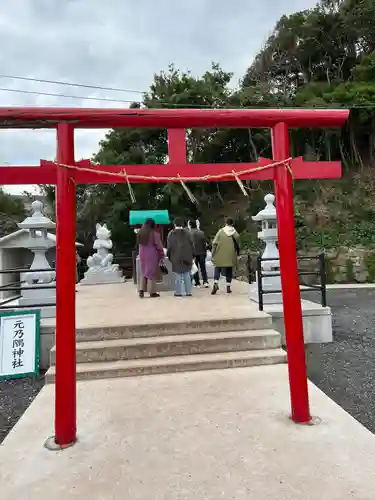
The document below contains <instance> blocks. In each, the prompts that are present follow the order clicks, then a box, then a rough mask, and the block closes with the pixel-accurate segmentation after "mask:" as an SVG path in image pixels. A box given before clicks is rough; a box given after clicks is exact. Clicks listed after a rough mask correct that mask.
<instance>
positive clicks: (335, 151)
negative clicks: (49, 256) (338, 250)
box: [47, 0, 375, 251]
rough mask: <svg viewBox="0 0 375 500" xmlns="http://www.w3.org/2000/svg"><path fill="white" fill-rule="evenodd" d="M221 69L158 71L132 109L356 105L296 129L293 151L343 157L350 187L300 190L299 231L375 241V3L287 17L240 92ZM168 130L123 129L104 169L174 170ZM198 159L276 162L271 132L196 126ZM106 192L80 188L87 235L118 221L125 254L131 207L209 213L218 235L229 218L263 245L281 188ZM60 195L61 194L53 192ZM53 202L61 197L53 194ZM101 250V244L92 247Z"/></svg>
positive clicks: (305, 239) (367, 0) (299, 186)
mask: <svg viewBox="0 0 375 500" xmlns="http://www.w3.org/2000/svg"><path fill="white" fill-rule="evenodd" d="M232 76H233V75H232V73H230V72H226V71H224V70H223V69H222V68H221V67H220V65H219V64H216V63H215V64H213V65H212V67H211V68H210V69H209V70H208V71H206V72H205V73H204V74H203V75H201V76H195V75H193V74H191V73H190V72H181V71H180V70H178V69H177V68H175V67H174V66H173V65H171V66H170V67H169V68H168V69H167V71H161V72H160V73H159V74H156V75H154V79H153V81H152V82H151V85H150V88H149V91H148V92H147V93H146V94H145V95H144V97H143V100H142V103H134V104H133V105H132V106H131V107H140V106H141V105H142V106H143V107H146V108H168V107H189V108H194V107H243V106H247V107H263V108H267V107H283V106H289V107H296V106H297V107H301V106H302V107H338V106H344V107H350V108H353V109H352V111H351V116H350V120H349V122H348V125H347V126H346V127H345V128H344V130H339V131H337V130H324V131H323V130H306V129H303V130H293V131H291V150H292V154H293V156H300V155H301V156H303V157H304V158H305V159H307V160H314V159H319V160H335V159H341V160H342V162H343V165H344V173H345V177H344V179H343V180H342V181H340V182H336V183H334V182H328V181H324V182H317V181H298V182H296V183H295V185H294V193H295V199H296V213H295V216H296V230H297V238H298V245H299V247H300V248H301V249H303V248H305V247H307V248H308V247H310V246H318V247H321V248H331V247H335V246H341V245H347V246H353V245H364V246H371V245H375V236H374V235H375V223H374V222H373V221H375V201H374V200H375V180H374V177H375V176H374V174H373V167H374V166H375V113H374V109H375V3H374V1H373V0H321V1H320V2H318V4H317V5H316V7H315V8H313V9H308V10H304V11H301V12H296V13H294V14H291V15H285V16H282V17H281V18H280V20H279V21H278V22H277V23H276V26H275V28H274V30H273V32H272V34H271V36H270V37H269V39H268V40H267V41H266V43H265V45H264V47H263V48H262V50H260V52H259V54H258V55H257V56H256V57H255V59H254V61H253V63H252V64H251V66H250V67H249V68H248V70H247V71H246V73H245V75H244V77H243V79H242V81H241V85H240V88H238V89H235V90H234V89H233V88H232V86H231V78H232ZM167 152H168V148H167V135H166V131H165V130H146V129H132V130H129V129H126V130H111V131H110V132H108V134H107V135H106V136H105V138H104V140H103V141H102V142H101V143H100V147H99V151H98V152H97V153H96V154H95V155H94V158H93V159H94V160H95V161H96V162H98V163H102V164H105V163H109V164H125V165H126V164H150V163H152V164H162V163H165V162H166V160H167ZM187 154H188V159H189V161H191V162H210V163H213V162H241V161H242V162H246V161H254V160H256V159H257V158H258V157H260V156H263V157H266V158H271V157H272V148H271V141H270V133H269V131H268V130H258V129H252V130H248V129H241V130H189V131H187ZM132 187H133V189H134V192H135V196H136V200H137V201H136V203H135V204H133V203H132V202H131V200H130V197H129V190H128V187H127V186H126V185H116V184H113V185H95V186H89V187H85V188H82V189H81V188H80V189H79V191H77V213H78V217H77V218H78V224H77V227H78V231H79V237H80V238H81V240H82V241H85V242H87V243H88V245H90V239H91V238H92V236H93V232H94V228H95V223H96V222H97V221H99V222H101V221H106V222H107V223H108V224H109V227H111V229H112V231H113V240H114V243H115V246H116V251H128V250H129V249H130V248H131V247H132V245H133V244H134V233H133V231H132V229H131V228H129V227H128V225H127V222H128V211H129V209H130V208H135V209H137V208H138V209H147V208H155V209H157V208H168V209H169V210H170V212H171V214H172V216H182V217H183V218H185V219H188V218H191V217H200V219H201V221H202V225H203V227H204V228H205V230H206V231H207V233H208V234H209V235H210V236H211V235H213V234H214V233H215V231H216V230H217V227H218V226H219V225H220V224H221V223H222V220H223V217H224V215H231V216H233V217H234V218H235V219H236V220H237V224H238V226H239V228H240V230H241V237H242V241H243V244H244V246H245V247H246V248H249V249H253V248H256V247H257V245H259V242H258V239H257V237H256V228H255V226H254V225H253V224H252V223H251V219H250V216H251V215H254V214H255V213H257V212H258V211H259V210H260V209H262V208H264V201H263V197H264V194H265V192H267V191H269V190H272V189H273V186H272V183H270V182H269V183H267V182H262V183H261V184H260V183H257V182H247V183H246V188H247V190H248V193H249V201H248V200H247V199H244V196H243V194H242V193H241V191H240V190H239V188H238V186H237V184H236V183H233V182H225V183H216V182H214V183H201V184H192V185H191V186H190V188H191V190H192V192H193V193H194V196H195V197H196V198H197V200H198V205H193V204H192V203H191V202H190V201H189V199H188V198H187V196H186V193H185V192H184V190H183V189H182V187H181V186H180V185H179V184H148V183H142V184H133V186H132ZM48 190H49V191H48ZM47 192H48V194H49V196H50V197H51V198H52V199H53V196H54V193H53V190H51V189H49V188H47ZM88 248H90V247H88Z"/></svg>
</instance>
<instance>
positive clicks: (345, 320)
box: [0, 289, 375, 443]
mask: <svg viewBox="0 0 375 500" xmlns="http://www.w3.org/2000/svg"><path fill="white" fill-rule="evenodd" d="M309 298H311V300H315V301H316V302H319V297H312V296H311V297H310V296H309ZM328 304H329V305H330V306H331V307H332V311H333V329H334V342H333V343H332V344H324V345H321V344H316V345H311V346H309V347H308V348H307V366H308V374H309V378H310V380H312V382H314V383H315V384H316V385H317V386H318V387H319V388H320V389H321V390H322V391H323V392H325V393H326V394H327V395H328V396H329V397H330V398H332V399H333V400H334V401H335V402H336V403H338V404H339V405H340V406H342V407H343V408H344V409H345V410H346V411H347V412H348V413H350V414H351V415H352V416H353V417H354V418H356V419H357V420H359V422H361V423H362V424H363V425H364V426H366V427H367V428H368V429H369V430H370V431H372V432H375V390H374V384H375V289H357V290H354V289H353V290H345V289H341V290H330V291H328ZM43 385H44V374H41V375H40V376H39V377H34V378H27V379H21V380H20V379H18V380H8V381H0V443H1V442H2V441H3V439H4V438H5V436H6V435H7V434H8V432H9V431H10V430H11V428H12V427H13V426H14V425H15V423H16V422H17V420H18V419H19V418H20V417H21V416H22V414H23V412H24V411H25V410H26V409H27V407H28V406H29V405H30V403H31V402H32V400H33V399H34V398H35V396H36V395H37V394H38V392H39V391H40V390H41V388H42V387H43ZM312 410H313V409H312Z"/></svg>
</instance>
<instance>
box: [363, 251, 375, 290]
mask: <svg viewBox="0 0 375 500" xmlns="http://www.w3.org/2000/svg"><path fill="white" fill-rule="evenodd" d="M365 266H366V269H367V272H368V275H369V281H370V283H374V282H375V253H374V252H373V253H369V254H368V255H366V256H365Z"/></svg>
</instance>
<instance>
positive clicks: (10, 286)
mask: <svg viewBox="0 0 375 500" xmlns="http://www.w3.org/2000/svg"><path fill="white" fill-rule="evenodd" d="M48 271H51V268H49V269H30V268H29V267H27V268H15V269H1V270H0V274H3V275H4V274H15V273H17V274H21V273H29V272H33V273H42V272H48ZM25 283H26V281H25V280H17V281H12V282H11V283H6V284H5V285H1V286H0V292H18V293H17V294H15V295H12V296H10V297H6V298H5V299H3V300H1V299H0V300H1V301H0V310H2V309H7V310H12V309H30V308H35V307H51V306H55V305H56V303H41V304H39V303H36V304H32V305H30V304H29V305H18V304H10V303H11V302H14V301H16V300H18V299H20V298H21V297H22V295H21V290H46V289H51V288H52V287H51V285H42V284H41V285H39V284H38V285H37V286H35V285H34V286H33V285H28V286H25V285H24V284H25Z"/></svg>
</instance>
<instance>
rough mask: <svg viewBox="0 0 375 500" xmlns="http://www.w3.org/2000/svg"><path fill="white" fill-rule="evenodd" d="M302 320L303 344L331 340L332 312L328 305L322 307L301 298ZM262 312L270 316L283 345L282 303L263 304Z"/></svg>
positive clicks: (321, 342)
mask: <svg viewBox="0 0 375 500" xmlns="http://www.w3.org/2000/svg"><path fill="white" fill-rule="evenodd" d="M301 305H302V320H303V331H304V337H305V344H323V343H326V342H332V340H333V338H332V313H331V308H330V307H322V306H321V305H320V304H316V303H315V302H311V301H310V300H302V301H301ZM263 310H264V312H266V313H268V314H270V315H271V316H272V325H273V328H275V330H277V331H278V332H280V333H281V337H282V343H283V344H284V345H285V328H284V312H283V306H282V304H264V309H263Z"/></svg>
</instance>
